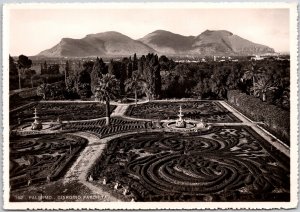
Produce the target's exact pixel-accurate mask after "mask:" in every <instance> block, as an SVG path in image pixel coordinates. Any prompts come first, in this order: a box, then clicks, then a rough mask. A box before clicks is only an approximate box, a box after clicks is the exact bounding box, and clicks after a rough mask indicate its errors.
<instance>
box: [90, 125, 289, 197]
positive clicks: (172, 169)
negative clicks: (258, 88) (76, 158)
mask: <svg viewBox="0 0 300 212" xmlns="http://www.w3.org/2000/svg"><path fill="white" fill-rule="evenodd" d="M91 173H92V176H93V178H94V179H99V180H101V179H102V178H107V179H108V182H111V183H112V184H113V183H114V182H120V183H121V184H122V185H124V186H129V187H130V191H131V193H132V194H133V195H134V196H135V199H136V200H138V201H288V200H289V185H290V184H289V158H288V157H286V156H285V155H283V154H281V153H280V152H279V151H277V150H275V149H273V148H272V147H271V146H270V145H269V144H268V143H267V142H266V141H265V140H264V139H262V138H261V137H260V136H259V135H257V134H256V133H255V132H254V131H252V130H251V129H250V128H247V127H222V128H218V130H215V131H214V132H212V133H210V134H206V135H205V136H203V135H197V134H189V135H187V134H178V133H140V134H135V135H129V136H124V137H121V138H118V139H115V140H112V141H111V142H110V143H109V144H108V146H107V148H106V149H105V151H104V154H102V155H101V157H100V158H99V161H98V163H97V165H96V166H95V167H94V168H93V170H92V172H91Z"/></svg>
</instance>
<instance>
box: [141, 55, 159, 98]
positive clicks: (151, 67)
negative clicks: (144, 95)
mask: <svg viewBox="0 0 300 212" xmlns="http://www.w3.org/2000/svg"><path fill="white" fill-rule="evenodd" d="M143 76H144V78H145V80H146V82H147V84H148V91H149V98H150V99H156V98H159V97H160V94H161V76H160V65H159V62H158V56H157V55H154V54H148V55H147V56H146V63H144V69H143Z"/></svg>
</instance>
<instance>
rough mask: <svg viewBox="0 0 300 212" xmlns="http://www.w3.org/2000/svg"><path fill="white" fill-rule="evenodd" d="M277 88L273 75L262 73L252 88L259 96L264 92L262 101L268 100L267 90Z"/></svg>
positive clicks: (254, 93)
mask: <svg viewBox="0 0 300 212" xmlns="http://www.w3.org/2000/svg"><path fill="white" fill-rule="evenodd" d="M276 89H277V85H276V83H275V82H274V81H273V80H272V78H271V77H268V76H267V75H260V76H259V77H258V79H257V81H256V82H255V83H254V85H253V87H252V89H251V90H252V91H253V95H254V96H256V97H259V96H260V94H262V101H263V102H264V101H266V93H267V91H272V90H273V91H274V90H276Z"/></svg>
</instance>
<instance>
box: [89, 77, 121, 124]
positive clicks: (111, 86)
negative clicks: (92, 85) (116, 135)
mask: <svg viewBox="0 0 300 212" xmlns="http://www.w3.org/2000/svg"><path fill="white" fill-rule="evenodd" d="M118 87H119V86H118V80H117V79H116V77H115V75H112V74H109V73H108V74H102V78H101V79H100V80H99V83H98V85H97V86H96V89H95V98H96V99H98V100H100V101H105V103H106V125H110V100H111V99H113V98H115V97H116V95H117V88H118Z"/></svg>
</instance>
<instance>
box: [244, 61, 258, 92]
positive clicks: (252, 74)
mask: <svg viewBox="0 0 300 212" xmlns="http://www.w3.org/2000/svg"><path fill="white" fill-rule="evenodd" d="M258 72H259V69H258V67H257V65H256V64H255V63H253V62H252V63H251V65H249V67H248V68H247V71H246V72H245V73H244V75H243V76H242V79H241V80H242V81H244V80H252V88H253V87H254V84H255V79H256V75H257V74H258ZM250 89H251V88H250Z"/></svg>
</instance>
